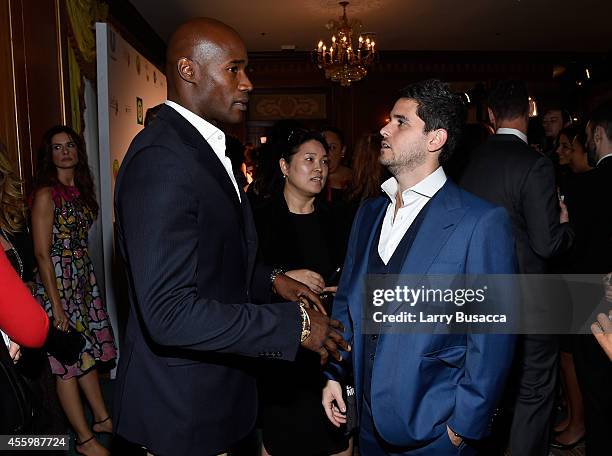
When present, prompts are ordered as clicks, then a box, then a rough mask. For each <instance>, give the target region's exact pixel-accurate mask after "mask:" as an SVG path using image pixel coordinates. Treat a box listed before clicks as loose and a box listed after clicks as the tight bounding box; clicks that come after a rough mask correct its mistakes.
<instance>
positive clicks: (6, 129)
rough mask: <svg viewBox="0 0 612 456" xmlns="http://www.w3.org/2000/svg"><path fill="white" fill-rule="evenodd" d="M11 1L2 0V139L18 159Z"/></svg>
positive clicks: (0, 7) (0, 102) (0, 108)
mask: <svg viewBox="0 0 612 456" xmlns="http://www.w3.org/2000/svg"><path fill="white" fill-rule="evenodd" d="M9 7H10V4H9V2H0V62H2V65H0V141H2V142H3V143H4V144H5V145H6V148H7V152H8V154H9V158H10V159H11V161H13V162H14V163H17V161H18V156H17V155H18V154H17V151H18V144H19V139H18V132H17V123H16V122H15V114H16V113H15V91H14V87H13V82H14V79H13V65H12V46H11V21H10V17H11V16H10V9H9Z"/></svg>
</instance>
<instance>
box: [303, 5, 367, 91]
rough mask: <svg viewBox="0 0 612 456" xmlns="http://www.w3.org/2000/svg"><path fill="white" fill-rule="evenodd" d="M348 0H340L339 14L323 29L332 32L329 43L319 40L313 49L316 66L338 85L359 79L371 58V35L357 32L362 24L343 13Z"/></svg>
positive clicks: (348, 83)
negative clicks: (336, 19) (345, 0)
mask: <svg viewBox="0 0 612 456" xmlns="http://www.w3.org/2000/svg"><path fill="white" fill-rule="evenodd" d="M348 4H349V2H340V3H339V5H340V6H342V16H340V18H339V19H340V20H339V21H334V20H331V21H329V22H328V23H327V26H326V27H327V29H328V30H330V31H331V32H332V38H331V44H330V45H329V47H328V46H327V45H326V44H325V43H324V42H323V41H319V44H318V45H317V49H316V50H315V51H314V56H315V60H316V63H317V66H318V67H319V68H321V69H324V70H325V77H326V78H328V79H331V80H332V81H334V82H339V83H340V85H341V86H345V87H346V86H349V85H350V84H351V82H353V81H359V80H360V79H362V78H363V77H364V76H365V75H366V74H367V73H368V70H367V67H368V66H369V65H371V64H372V62H374V59H375V57H376V55H377V54H376V50H375V49H374V46H375V44H376V43H375V42H374V38H375V35H374V34H373V33H363V34H362V33H361V29H362V28H363V25H362V24H361V22H360V21H358V20H352V21H349V20H348V18H347V17H346V7H347V6H348Z"/></svg>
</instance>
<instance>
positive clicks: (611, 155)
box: [595, 154, 612, 167]
mask: <svg viewBox="0 0 612 456" xmlns="http://www.w3.org/2000/svg"><path fill="white" fill-rule="evenodd" d="M608 157H612V154H606V155H604V156H603V157H601V158H600V159H599V160H597V164H596V165H595V166H596V167H597V166H599V164H600V163H601V162H602V160H603V159H604V158H608Z"/></svg>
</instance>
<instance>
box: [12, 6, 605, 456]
mask: <svg viewBox="0 0 612 456" xmlns="http://www.w3.org/2000/svg"><path fill="white" fill-rule="evenodd" d="M247 63H248V57H247V50H246V48H245V45H244V43H243V41H242V39H241V38H240V36H239V35H238V34H237V32H236V31H235V30H233V29H232V28H230V27H229V26H227V25H225V24H223V23H221V22H218V21H216V20H213V19H205V18H200V19H195V20H191V21H189V22H187V23H185V24H183V25H181V26H180V27H179V28H178V29H177V30H176V31H175V33H174V34H173V36H172V38H171V39H170V42H169V44H168V50H167V81H168V99H167V101H166V102H165V103H164V104H163V105H161V106H158V107H156V108H155V112H153V111H151V113H147V125H146V127H145V128H144V130H143V131H142V132H140V133H139V134H138V135H137V136H136V137H135V138H134V140H133V141H132V144H131V145H130V148H129V150H128V151H127V154H126V156H125V159H124V161H123V164H122V166H121V169H120V171H119V174H118V176H117V181H116V186H115V217H116V239H115V241H116V246H117V250H118V254H120V255H121V257H122V259H123V263H124V265H125V272H126V277H127V283H128V289H129V290H128V296H127V297H126V302H125V303H122V304H121V305H125V306H128V305H129V316H128V320H127V325H126V332H125V339H124V340H122V345H121V348H122V351H121V357H120V358H119V362H118V369H117V379H116V381H115V398H114V403H113V407H112V417H111V413H110V412H109V408H108V407H107V402H105V398H104V397H103V395H102V390H101V387H100V376H99V372H100V371H105V370H107V369H108V368H109V367H112V366H113V365H114V362H115V360H116V358H117V351H116V348H115V341H114V335H113V330H112V328H111V325H110V322H109V318H108V315H107V311H106V308H105V305H104V303H103V301H102V296H101V292H100V289H99V286H98V282H97V280H96V276H95V273H94V270H93V265H92V262H91V259H90V256H89V252H88V231H89V229H90V227H91V225H92V223H93V221H94V220H95V218H96V216H97V213H98V210H99V207H98V203H97V201H96V195H95V191H94V184H93V178H92V175H91V171H90V169H89V166H88V161H87V154H86V151H85V146H84V143H83V141H82V139H81V137H80V136H79V134H77V133H76V132H75V131H74V130H73V129H71V128H70V127H67V126H56V127H53V128H51V129H49V130H48V131H47V132H46V133H45V135H44V137H43V138H42V146H41V148H40V153H39V157H38V164H37V166H36V170H37V175H36V178H35V185H34V190H33V191H32V193H31V195H29V196H28V197H25V196H24V195H23V194H22V185H21V182H20V180H19V178H18V176H17V174H16V172H15V169H14V167H13V166H12V164H11V163H10V161H9V160H8V154H7V152H6V150H4V149H0V229H1V231H0V242H1V245H2V249H1V251H0V329H1V330H2V336H3V342H4V343H3V344H0V349H2V350H0V352H1V353H0V354H2V361H3V363H4V365H8V367H11V368H12V369H14V370H15V373H16V375H17V376H18V377H20V378H22V379H24V380H25V381H26V382H27V383H28V385H29V387H28V390H29V393H30V394H29V399H28V404H27V405H28V406H29V407H31V409H33V410H34V411H35V412H34V413H33V414H32V413H30V417H29V419H19V417H18V416H17V411H18V410H19V409H20V407H21V408H23V407H24V406H25V404H24V402H23V400H22V401H21V403H20V402H19V400H16V399H15V398H14V397H12V396H10V395H9V391H3V392H2V394H3V396H2V398H3V399H2V400H3V402H4V403H5V404H11V405H10V407H12V408H9V406H7V407H5V409H6V410H8V411H10V416H9V415H7V416H6V417H4V418H2V431H3V432H2V434H18V433H21V434H28V433H29V434H56V435H57V434H64V433H65V432H66V430H67V429H68V425H69V426H70V428H71V429H72V432H73V433H74V435H75V439H76V440H75V443H74V447H75V450H76V451H77V452H78V453H80V454H85V455H106V454H110V451H111V450H112V452H113V453H114V454H150V455H159V456H166V455H168V456H171V455H172V456H173V455H194V456H195V455H221V454H227V453H229V454H233V455H245V454H249V455H253V454H261V455H265V456H287V455H303V456H322V455H352V454H355V453H356V452H357V451H358V452H359V454H361V455H363V456H387V455H389V456H395V455H453V454H465V455H469V454H481V455H496V454H500V455H501V454H503V453H504V451H506V449H509V451H510V452H511V454H513V455H521V456H522V455H529V456H531V455H533V456H539V455H543V456H544V455H548V452H549V450H550V448H551V447H553V448H559V449H571V448H573V447H575V446H576V445H578V444H581V443H582V442H583V441H585V440H586V443H585V451H586V454H587V455H589V456H590V455H607V454H608V453H609V443H608V435H607V434H608V432H609V430H610V429H612V394H611V392H610V385H611V384H612V321H611V320H612V311H610V313H608V310H609V309H612V284H611V282H612V207H610V195H611V194H612V193H611V190H612V103H610V102H607V103H606V102H603V103H601V105H600V106H599V107H598V108H596V109H594V110H593V111H592V112H590V113H584V116H583V118H584V119H585V120H586V122H585V123H584V124H578V123H576V122H573V121H572V119H571V116H569V115H568V114H567V112H566V111H565V110H563V109H562V108H559V107H557V106H553V107H550V109H548V110H546V111H545V113H544V115H543V119H542V122H541V130H539V132H540V133H539V134H538V133H534V131H536V132H537V131H538V130H534V129H533V119H530V117H529V97H528V92H527V87H526V85H525V83H523V82H521V81H514V80H504V81H497V82H495V83H494V84H492V85H491V88H490V90H489V93H488V100H487V106H488V114H489V119H490V122H488V123H482V124H479V125H470V126H466V124H465V117H466V116H465V114H466V112H465V105H464V102H463V100H462V99H461V97H459V96H458V95H457V94H454V93H453V92H452V91H451V90H450V88H449V86H448V85H447V84H445V83H443V82H441V81H439V80H427V81H422V82H416V83H412V84H410V85H408V86H406V87H405V88H404V89H402V90H401V91H400V93H399V94H398V96H397V98H396V101H395V103H394V105H393V106H390V109H391V111H390V119H389V121H388V123H387V124H386V125H385V126H384V127H383V128H382V129H381V130H380V131H379V132H377V131H372V132H364V133H363V134H361V135H360V136H359V137H358V138H354V144H355V147H354V149H353V151H352V154H349V153H348V152H349V149H348V145H349V142H350V141H347V138H345V136H344V134H343V132H342V131H341V130H339V129H337V128H335V127H332V126H322V127H321V128H320V129H319V130H318V131H312V130H308V129H305V128H303V126H302V125H300V124H299V122H297V121H294V120H285V121H280V122H278V123H277V124H276V125H275V126H274V127H273V128H272V129H271V131H270V132H269V134H268V136H267V141H266V143H265V144H263V145H261V146H260V147H257V148H253V147H248V148H245V147H244V146H243V145H242V144H241V143H240V141H238V140H237V139H236V138H231V137H228V136H226V135H225V133H224V132H223V131H222V130H221V129H220V128H219V125H220V124H222V123H237V122H240V121H241V120H242V119H243V115H244V112H245V109H246V104H247V103H248V98H249V93H250V92H251V91H252V90H253V86H252V84H251V82H250V80H249V78H248V76H247V73H246V71H245V69H246V66H247ZM462 132H464V134H463V136H462ZM349 156H351V157H352V160H351V161H349V160H348V157H349ZM3 252H4V253H3ZM552 273H555V274H589V275H591V276H594V277H596V278H597V280H598V281H599V282H598V290H599V292H598V293H599V300H598V301H596V302H590V301H587V302H583V301H580V302H572V303H570V306H573V307H575V308H579V309H580V310H581V311H580V312H578V314H584V315H586V317H585V321H584V323H585V324H587V322H588V324H587V327H588V328H590V329H591V330H592V332H593V335H592V334H584V331H582V332H583V333H582V334H577V333H576V334H570V331H568V334H566V335H559V334H547V333H538V329H539V328H538V326H537V324H535V323H534V321H539V320H538V319H537V316H534V318H533V320H532V319H531V316H532V315H534V312H537V309H540V312H550V311H551V309H550V307H546V306H542V305H541V302H540V300H541V299H542V292H541V290H534V289H530V288H529V287H524V288H521V289H520V292H519V293H513V292H508V293H505V294H503V295H502V296H499V302H498V305H500V306H501V307H500V308H503V309H505V310H506V311H507V312H508V313H509V314H513V313H514V314H517V315H518V313H519V309H520V312H522V315H523V316H525V315H527V316H528V318H527V320H529V321H521V322H520V324H519V325H518V326H517V327H515V329H517V330H516V331H515V332H512V333H508V332H506V333H503V332H499V333H495V332H494V331H488V332H487V331H484V332H482V333H476V332H465V331H464V332H445V333H444V332H443V333H440V332H437V331H429V332H425V333H423V332H421V333H418V332H417V333H414V332H397V331H392V330H390V326H385V325H382V326H380V327H377V329H376V330H375V331H372V330H371V329H368V325H367V324H366V323H367V322H366V320H367V318H368V317H367V316H368V315H369V314H368V312H369V310H368V308H369V307H371V302H368V299H367V296H366V294H365V288H364V287H365V284H366V282H367V280H368V277H370V276H377V277H392V276H402V275H403V276H410V277H415V276H429V275H447V276H452V277H458V276H473V275H480V276H488V275H508V276H516V275H517V274H521V275H533V274H552ZM541 309H545V310H541ZM396 310H397V309H396ZM570 310H571V307H570ZM600 311H602V312H603V313H601V312H600ZM543 318H547V315H546V314H545V315H543ZM591 323H592V325H591ZM530 324H532V325H533V326H534V327H531V326H530ZM540 329H541V328H540ZM60 345H61V346H63V348H61V349H59V348H58V346H60ZM67 345H70V347H69V348H66V346H67ZM67 351H71V353H70V354H67V353H66V352H67ZM11 365H12V366H11ZM82 397H84V398H85V399H86V402H87V405H88V406H89V409H90V410H91V419H88V418H87V414H86V412H85V406H84V403H83V401H82ZM9 399H10V400H11V401H10V402H9ZM17 399H18V398H17ZM107 399H108V398H107ZM8 413H9V412H7V414H8ZM26 415H27V414H26ZM256 430H257V431H256ZM104 433H107V434H113V436H114V440H113V448H112V449H110V448H106V447H105V446H104V445H102V443H101V442H100V438H99V437H100V434H104ZM254 435H257V436H259V439H257V438H255V439H254ZM356 448H358V450H356Z"/></svg>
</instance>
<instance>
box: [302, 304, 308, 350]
mask: <svg viewBox="0 0 612 456" xmlns="http://www.w3.org/2000/svg"><path fill="white" fill-rule="evenodd" d="M300 311H301V312H302V335H301V336H300V343H303V342H304V341H305V340H306V339H308V336H310V316H309V315H308V312H306V309H305V308H304V304H302V303H300Z"/></svg>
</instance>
